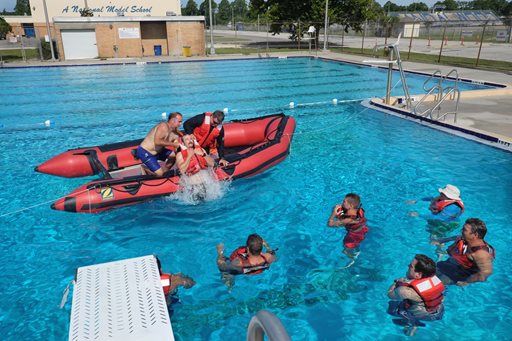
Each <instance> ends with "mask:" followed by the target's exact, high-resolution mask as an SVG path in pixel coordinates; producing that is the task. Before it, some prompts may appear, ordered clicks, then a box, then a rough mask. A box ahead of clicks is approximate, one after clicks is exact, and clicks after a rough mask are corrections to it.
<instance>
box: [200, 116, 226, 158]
mask: <svg viewBox="0 0 512 341" xmlns="http://www.w3.org/2000/svg"><path fill="white" fill-rule="evenodd" d="M212 120H213V116H212V113H211V112H205V113H204V120H203V124H201V125H200V126H199V127H196V128H195V129H194V136H195V137H196V139H197V142H199V144H200V145H201V147H203V148H210V149H213V148H216V147H217V137H218V136H219V135H220V131H221V129H222V125H220V124H219V125H218V126H216V127H212V125H211V121H212ZM211 128H213V129H211ZM210 129H211V131H210Z"/></svg>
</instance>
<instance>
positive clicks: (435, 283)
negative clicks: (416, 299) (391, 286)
mask: <svg viewBox="0 0 512 341" xmlns="http://www.w3.org/2000/svg"><path fill="white" fill-rule="evenodd" d="M397 285H398V286H404V287H409V288H413V289H414V291H416V293H417V294H418V295H419V296H420V297H421V299H422V301H423V303H424V304H425V309H426V310H427V311H428V312H432V311H435V310H437V307H439V305H440V304H441V303H442V302H443V298H444V296H443V291H444V289H445V287H444V284H443V282H441V280H440V279H439V278H438V277H437V276H432V277H427V278H420V279H413V280H412V281H409V282H398V283H397ZM410 306H411V304H410V303H409V302H406V305H405V307H406V308H409V307H410Z"/></svg>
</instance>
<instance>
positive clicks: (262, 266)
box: [217, 233, 277, 288]
mask: <svg viewBox="0 0 512 341" xmlns="http://www.w3.org/2000/svg"><path fill="white" fill-rule="evenodd" d="M263 248H265V249H266V251H267V252H262V251H263ZM276 260H277V257H276V254H275V251H274V250H272V248H271V247H270V246H268V244H267V242H266V241H265V240H264V239H263V238H261V237H260V236H259V235H257V234H255V233H253V234H251V235H249V237H247V241H246V243H245V245H244V246H240V247H238V248H237V249H236V250H235V251H233V252H232V253H231V255H230V256H229V258H226V257H225V256H224V244H222V243H221V244H218V245H217V266H218V268H219V270H220V271H221V272H222V273H223V281H224V283H225V284H226V285H227V286H228V287H229V288H231V287H232V285H233V281H234V278H233V276H232V275H241V274H244V275H256V274H259V273H262V272H263V271H265V270H267V269H268V268H269V267H270V264H272V263H274V262H275V261H276Z"/></svg>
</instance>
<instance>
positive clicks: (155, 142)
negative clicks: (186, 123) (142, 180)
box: [137, 112, 183, 176]
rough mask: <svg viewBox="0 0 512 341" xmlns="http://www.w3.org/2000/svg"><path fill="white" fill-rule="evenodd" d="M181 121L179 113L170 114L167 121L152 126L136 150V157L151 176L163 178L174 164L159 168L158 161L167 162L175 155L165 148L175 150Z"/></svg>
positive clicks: (169, 163)
mask: <svg viewBox="0 0 512 341" xmlns="http://www.w3.org/2000/svg"><path fill="white" fill-rule="evenodd" d="M182 120H183V116H182V115H181V114H180V113H179V112H173V113H171V114H170V115H169V120H168V121H167V122H162V123H159V124H157V125H156V126H154V127H153V128H152V129H151V130H150V131H149V133H148V134H147V135H146V137H145V138H144V140H143V141H142V143H141V144H140V146H139V147H138V148H137V157H138V158H139V159H140V160H141V161H142V163H143V164H144V165H146V166H147V168H149V171H150V172H151V173H152V174H154V175H157V176H163V175H164V173H165V172H166V171H168V170H169V169H170V168H171V167H172V164H173V163H174V162H168V163H166V165H165V166H163V167H161V166H160V164H159V163H158V160H162V161H164V160H168V159H169V158H170V157H171V158H172V156H173V155H175V152H173V151H172V150H170V149H167V148H165V147H173V148H174V149H175V148H177V147H178V146H179V142H178V138H179V135H180V132H179V131H178V128H179V127H180V125H181V122H182Z"/></svg>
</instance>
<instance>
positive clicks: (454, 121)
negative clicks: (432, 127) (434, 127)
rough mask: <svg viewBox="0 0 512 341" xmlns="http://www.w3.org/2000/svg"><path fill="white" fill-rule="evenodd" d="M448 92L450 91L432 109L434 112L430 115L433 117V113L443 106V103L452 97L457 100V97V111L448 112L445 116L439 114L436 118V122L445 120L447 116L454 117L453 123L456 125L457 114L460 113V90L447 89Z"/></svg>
mask: <svg viewBox="0 0 512 341" xmlns="http://www.w3.org/2000/svg"><path fill="white" fill-rule="evenodd" d="M446 90H448V91H447V92H446V93H445V94H444V95H443V97H442V98H441V99H440V100H439V102H437V104H436V105H434V106H433V107H432V110H431V111H430V115H431V117H432V111H434V110H436V109H437V108H438V107H439V106H440V105H441V103H443V102H444V101H445V100H446V99H447V98H449V97H451V96H452V95H453V96H454V98H455V96H457V101H456V102H455V111H447V112H445V113H444V114H443V115H439V114H438V115H437V118H436V120H437V121H439V120H441V119H444V118H445V116H447V115H453V123H456V122H457V112H458V111H459V100H460V90H459V89H458V88H456V87H449V88H446Z"/></svg>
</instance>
